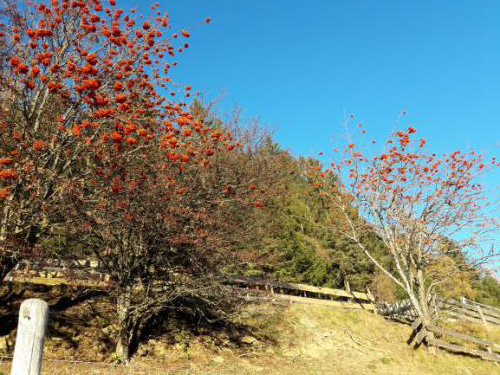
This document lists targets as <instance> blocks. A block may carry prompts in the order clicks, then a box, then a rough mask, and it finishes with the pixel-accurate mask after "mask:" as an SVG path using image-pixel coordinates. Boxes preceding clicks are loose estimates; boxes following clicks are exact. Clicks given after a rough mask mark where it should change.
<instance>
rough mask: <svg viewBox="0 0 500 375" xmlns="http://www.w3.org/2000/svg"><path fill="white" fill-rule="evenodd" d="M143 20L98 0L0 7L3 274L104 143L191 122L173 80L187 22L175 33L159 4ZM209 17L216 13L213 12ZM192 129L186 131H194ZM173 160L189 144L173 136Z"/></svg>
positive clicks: (85, 174) (136, 145)
mask: <svg viewBox="0 0 500 375" xmlns="http://www.w3.org/2000/svg"><path fill="white" fill-rule="evenodd" d="M152 12H153V13H152V16H151V17H150V18H145V17H144V16H142V15H138V14H136V13H135V10H133V9H132V10H130V11H129V12H126V11H124V10H123V9H121V8H119V7H118V6H117V5H116V1H115V0H110V1H109V3H108V2H106V3H104V2H101V1H100V0H89V1H76V0H71V1H70V0H63V1H58V0H53V1H51V2H49V3H46V2H36V3H34V2H30V1H28V2H22V1H15V0H14V1H7V2H5V3H4V5H3V7H2V9H1V12H0V18H1V19H0V56H1V60H0V64H1V65H0V84H1V86H0V110H1V111H2V114H1V121H0V152H1V155H0V164H1V169H0V204H1V213H0V241H1V244H0V246H1V248H0V265H1V267H0V271H1V273H0V280H3V277H4V276H5V274H6V273H7V272H8V271H9V270H10V269H11V267H12V266H13V265H14V264H15V263H16V262H17V261H18V260H19V259H20V257H22V256H23V254H22V253H21V252H20V251H19V249H20V248H25V249H26V251H30V249H32V248H33V246H34V244H35V243H36V241H37V239H38V238H39V237H40V235H41V234H42V233H44V232H47V231H50V229H51V226H52V225H53V224H54V220H59V221H64V215H61V212H62V211H61V209H60V208H59V207H58V202H61V201H62V199H61V198H62V197H63V196H64V195H65V192H66V191H67V190H68V189H69V188H70V187H71V184H73V183H74V182H75V181H79V180H82V179H87V178H92V176H93V175H94V174H95V168H94V165H93V163H94V157H95V154H96V150H97V149H99V147H97V144H105V143H108V144H110V145H114V146H116V147H121V146H120V145H123V146H126V147H125V148H126V152H134V150H136V149H143V148H147V147H149V146H148V145H149V143H150V142H151V140H152V139H154V138H156V137H158V136H160V134H161V136H162V137H166V136H167V134H169V132H170V130H169V129H170V128H171V127H172V124H179V125H180V126H186V125H189V128H190V129H192V131H200V132H201V131H207V129H202V126H201V124H198V123H194V122H193V117H192V116H191V115H190V114H189V113H188V111H186V107H185V106H184V103H183V102H182V100H179V101H172V100H167V98H166V96H165V95H166V94H167V93H168V91H169V90H170V91H171V93H170V94H171V95H172V98H174V96H173V95H175V94H176V92H177V93H179V94H180V95H184V96H190V95H191V87H190V86H186V87H184V88H182V89H180V90H179V89H178V87H177V86H176V85H173V84H172V83H171V82H170V77H169V70H170V69H171V68H173V67H174V66H175V65H177V63H176V62H175V57H176V55H177V54H178V53H180V52H182V51H183V50H184V49H186V48H187V47H188V43H187V40H188V39H187V38H189V36H190V33H189V31H187V30H181V31H179V32H172V31H171V30H170V23H169V19H168V15H167V14H166V13H162V12H160V11H159V10H158V3H156V4H155V5H153V6H152ZM206 22H209V19H207V20H206ZM187 132H188V130H187V129H186V130H185V133H187ZM168 142H170V144H171V145H172V147H174V146H175V147H178V148H177V149H176V150H172V151H171V155H170V156H169V157H170V158H176V157H184V156H181V152H179V150H183V152H184V154H187V153H189V152H190V151H189V150H190V148H192V146H191V145H190V144H189V142H184V143H182V144H181V143H180V142H175V137H173V136H172V137H170V140H169V141H168Z"/></svg>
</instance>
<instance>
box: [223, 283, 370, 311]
mask: <svg viewBox="0 0 500 375" xmlns="http://www.w3.org/2000/svg"><path fill="white" fill-rule="evenodd" d="M225 283H227V284H229V285H231V286H233V287H234V288H235V289H236V290H238V291H239V292H241V293H244V294H247V297H248V298H258V299H267V300H279V301H284V302H289V303H306V304H313V305H322V306H328V307H340V308H344V309H362V310H369V311H376V308H375V305H374V298H373V296H372V295H371V293H370V292H369V291H367V292H366V293H362V292H354V291H351V292H348V291H346V290H342V289H333V288H324V287H315V286H311V285H306V284H296V283H286V282H281V281H275V280H267V279H261V278H254V277H243V276H231V277H227V278H226V279H225Z"/></svg>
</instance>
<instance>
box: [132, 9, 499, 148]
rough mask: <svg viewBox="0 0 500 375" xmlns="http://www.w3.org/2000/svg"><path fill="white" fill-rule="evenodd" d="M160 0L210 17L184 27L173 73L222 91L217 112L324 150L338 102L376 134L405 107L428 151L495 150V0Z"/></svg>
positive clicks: (289, 142)
mask: <svg viewBox="0 0 500 375" xmlns="http://www.w3.org/2000/svg"><path fill="white" fill-rule="evenodd" d="M126 3H127V4H130V5H134V6H135V5H137V4H140V3H139V2H137V1H132V0H127V1H126ZM143 4H144V3H143ZM161 4H162V5H161V7H162V9H166V10H168V11H169V13H170V16H171V20H172V22H173V24H174V27H179V28H181V27H186V26H190V25H192V24H194V23H196V22H197V21H199V20H203V19H204V17H205V16H207V15H210V16H211V17H212V18H213V22H212V23H211V24H209V25H204V26H202V27H199V28H196V29H194V30H193V31H192V38H191V40H190V45H191V48H189V49H188V50H187V51H186V53H183V54H181V55H180V56H179V59H178V60H179V67H178V68H177V71H176V73H175V76H174V78H176V79H177V81H180V82H181V83H190V84H193V86H194V87H195V88H197V89H200V90H201V91H202V92H203V93H204V95H205V97H206V98H207V99H213V98H216V97H218V96H219V95H220V94H221V93H224V96H223V99H222V101H221V102H220V108H221V109H222V110H223V111H229V110H230V109H231V108H232V107H233V106H235V105H237V106H240V107H242V108H243V109H244V110H245V112H244V113H245V114H246V115H247V116H253V115H258V116H260V117H261V120H262V122H263V123H264V124H265V125H267V126H269V127H271V128H272V129H275V130H276V138H277V139H278V140H279V141H280V143H282V144H283V145H284V146H286V147H289V148H290V149H291V150H293V152H295V153H297V154H308V153H316V152H317V151H320V150H325V151H326V150H328V149H331V137H332V136H333V135H334V134H339V133H340V132H341V131H342V130H341V127H340V125H339V124H340V122H341V120H342V116H343V113H344V111H345V112H346V113H351V112H352V113H354V114H355V115H356V120H357V121H358V120H359V121H361V122H363V123H364V124H366V126H367V127H368V129H369V130H370V132H372V133H375V135H376V136H384V135H385V134H386V133H387V132H389V131H390V129H391V128H392V126H393V124H394V120H395V119H396V117H397V115H398V113H399V112H400V110H402V109H403V108H406V109H407V110H408V115H407V116H406V120H405V121H406V124H411V125H414V126H415V127H417V128H418V130H419V133H420V135H422V136H424V137H426V138H427V139H428V140H429V145H430V146H431V147H435V148H436V150H437V151H449V150H453V149H455V148H462V149H463V148H464V147H467V146H468V145H472V146H474V147H476V148H479V149H484V150H486V151H488V152H490V153H491V152H495V151H496V150H497V149H498V146H499V145H498V144H497V143H498V141H499V140H500V138H499V137H498V136H497V130H496V129H497V128H498V126H499V125H500V121H499V116H498V112H499V110H498V108H499V104H500V100H499V99H500V92H499V88H500V17H499V15H500V2H499V1H496V0H491V1H488V0H474V1H463V0H457V1H444V0H441V1H440V0H433V1H426V0H419V1H409V0H397V1H396V0H395V1H393V0H379V1H373V0H372V1H369V0H344V1H333V0H331V1H327V0H323V1H318V0H316V1H314V0H309V1H304V0H302V1H295V0H288V1H282V0H272V1H271V0H247V1H236V0H215V1H207V0H182V1H166V2H162V3H161Z"/></svg>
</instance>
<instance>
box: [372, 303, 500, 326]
mask: <svg viewBox="0 0 500 375" xmlns="http://www.w3.org/2000/svg"><path fill="white" fill-rule="evenodd" d="M377 310H378V312H379V313H380V314H381V315H385V316H389V317H391V318H395V319H400V320H405V321H408V322H413V321H414V320H415V319H417V318H418V313H417V311H416V310H415V309H414V308H413V306H412V304H411V302H410V300H403V301H398V302H395V303H392V304H387V303H386V304H379V306H378V309H377ZM437 312H438V313H439V314H445V315H447V316H450V317H453V318H456V319H460V320H466V321H470V322H473V323H479V324H490V325H500V309H498V308H495V307H493V306H488V305H484V304H481V303H478V302H474V301H471V300H469V299H467V298H465V297H461V298H460V300H456V299H453V298H445V299H442V300H440V301H439V302H438V303H437Z"/></svg>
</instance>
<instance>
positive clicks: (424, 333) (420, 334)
mask: <svg viewBox="0 0 500 375" xmlns="http://www.w3.org/2000/svg"><path fill="white" fill-rule="evenodd" d="M425 328H426V327H422V328H421V329H420V331H418V333H417V334H416V335H415V338H414V339H413V344H414V345H415V347H418V346H419V345H420V344H421V343H422V341H423V340H424V339H426V337H427V330H426V329H425Z"/></svg>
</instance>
